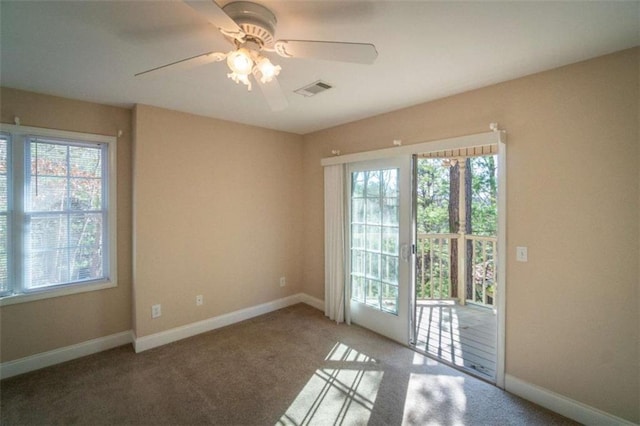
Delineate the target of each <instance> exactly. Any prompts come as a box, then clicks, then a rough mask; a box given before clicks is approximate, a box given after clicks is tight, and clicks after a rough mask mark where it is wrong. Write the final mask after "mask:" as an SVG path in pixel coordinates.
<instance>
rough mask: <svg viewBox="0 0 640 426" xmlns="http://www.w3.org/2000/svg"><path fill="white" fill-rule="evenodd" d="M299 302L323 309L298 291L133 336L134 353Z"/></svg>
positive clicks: (316, 300) (315, 300)
mask: <svg viewBox="0 0 640 426" xmlns="http://www.w3.org/2000/svg"><path fill="white" fill-rule="evenodd" d="M301 302H302V303H306V304H308V305H311V306H312V307H314V308H317V309H321V308H319V306H322V310H324V302H323V301H321V300H318V299H316V298H314V297H312V296H309V295H307V294H304V293H298V294H294V295H291V296H287V297H284V298H282V299H277V300H273V301H271V302H267V303H263V304H261V305H256V306H251V307H249V308H245V309H240V310H237V311H233V312H229V313H227V314H222V315H218V316H216V317H212V318H207V319H206V320H202V321H198V322H194V323H191V324H187V325H183V326H181V327H176V328H172V329H169V330H165V331H161V332H159V333H155V334H150V335H148V336H143V337H135V338H134V340H133V346H134V348H135V351H136V353H139V352H142V351H146V350H148V349H153V348H156V347H158V346H162V345H166V344H167V343H172V342H176V341H178V340H182V339H186V338H187V337H192V336H195V335H197V334H201V333H206V332H207V331H211V330H215V329H217V328H221V327H226V326H228V325H231V324H235V323H237V322H240V321H245V320H248V319H251V318H254V317H257V316H259V315H264V314H267V313H269V312H273V311H277V310H278V309H282V308H286V307H287V306H291V305H295V304H297V303H301Z"/></svg>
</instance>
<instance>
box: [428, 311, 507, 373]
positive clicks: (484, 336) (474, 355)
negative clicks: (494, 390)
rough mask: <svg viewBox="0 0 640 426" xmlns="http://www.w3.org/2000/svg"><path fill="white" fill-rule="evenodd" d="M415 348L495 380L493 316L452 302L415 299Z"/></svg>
mask: <svg viewBox="0 0 640 426" xmlns="http://www.w3.org/2000/svg"><path fill="white" fill-rule="evenodd" d="M416 309H417V310H416V324H417V326H418V330H417V333H416V336H417V340H416V349H418V350H420V351H424V352H426V353H427V354H429V355H433V356H435V357H438V358H440V359H442V360H443V361H445V362H448V363H450V364H453V365H454V366H457V367H459V368H461V369H464V370H467V371H469V372H470V373H473V374H475V375H477V376H479V377H482V378H484V379H486V380H489V381H491V382H495V373H496V316H495V314H494V313H493V311H492V310H491V309H487V308H482V307H479V306H474V305H466V306H460V305H458V304H457V303H456V302H454V301H449V300H443V301H419V302H418V305H417V307H416Z"/></svg>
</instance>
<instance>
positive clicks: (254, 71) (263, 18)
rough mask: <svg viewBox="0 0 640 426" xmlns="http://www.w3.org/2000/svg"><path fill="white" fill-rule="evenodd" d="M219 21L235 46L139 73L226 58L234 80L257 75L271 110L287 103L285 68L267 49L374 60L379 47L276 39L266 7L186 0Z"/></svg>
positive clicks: (282, 53)
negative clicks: (282, 78) (280, 80)
mask: <svg viewBox="0 0 640 426" xmlns="http://www.w3.org/2000/svg"><path fill="white" fill-rule="evenodd" d="M184 2H185V3H186V4H188V5H189V6H191V7H192V8H193V9H195V10H196V11H198V12H199V13H200V14H202V15H203V16H204V17H206V18H207V20H208V21H209V22H211V23H212V24H213V25H215V26H216V27H217V28H218V30H220V32H221V33H222V34H223V35H224V36H225V38H226V39H227V40H228V41H229V42H230V43H231V44H233V50H231V51H229V52H227V53H223V52H207V53H203V54H201V55H197V56H193V57H191V58H186V59H182V60H179V61H176V62H171V63H169V64H166V65H162V66H159V67H155V68H151V69H149V70H146V71H143V72H140V73H137V74H136V75H135V76H136V77H137V76H141V75H145V74H149V73H155V72H158V71H165V70H175V69H179V68H191V67H194V66H199V65H204V64H209V63H212V62H220V61H223V60H225V59H226V60H227V65H228V67H229V70H230V71H231V72H230V73H228V74H227V77H229V78H230V79H231V80H233V81H235V82H236V83H243V84H245V85H246V86H247V89H248V90H251V86H252V84H251V80H250V79H249V77H250V76H251V75H253V78H254V79H255V81H256V82H257V84H258V86H259V87H260V89H261V90H262V93H263V94H264V96H265V98H266V100H267V102H268V103H269V106H270V107H271V109H272V110H273V111H279V110H282V109H284V108H286V107H287V105H288V101H287V98H286V97H285V95H284V93H283V92H282V89H281V88H280V84H279V83H278V80H277V78H276V77H277V76H278V75H279V74H280V70H281V67H280V66H279V65H274V64H272V63H271V61H270V60H269V58H268V57H266V56H264V54H263V52H276V53H277V54H278V55H280V56H282V57H284V58H303V59H304V58H310V59H322V60H328V61H340V62H353V63H358V64H372V63H373V62H374V61H375V60H376V57H377V56H378V52H377V51H376V48H375V46H374V45H373V44H369V43H347V42H334V41H312V40H275V39H274V35H275V30H276V24H277V19H276V16H275V15H274V14H273V13H272V12H271V11H270V10H269V9H267V8H266V7H264V6H262V5H260V4H257V3H253V2H249V1H235V2H232V3H229V4H227V5H226V6H224V7H220V6H218V5H217V4H216V3H215V1H213V0H184Z"/></svg>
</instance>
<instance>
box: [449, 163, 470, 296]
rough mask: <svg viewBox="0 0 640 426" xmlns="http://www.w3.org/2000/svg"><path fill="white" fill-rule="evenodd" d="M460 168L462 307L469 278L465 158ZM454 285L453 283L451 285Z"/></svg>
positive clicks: (459, 269) (459, 248)
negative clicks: (466, 254) (467, 278)
mask: <svg viewBox="0 0 640 426" xmlns="http://www.w3.org/2000/svg"><path fill="white" fill-rule="evenodd" d="M458 166H459V170H460V186H459V194H460V195H459V197H458V203H459V204H458V205H459V208H458V215H459V218H460V219H459V225H458V282H457V283H456V284H457V286H458V297H459V302H460V304H461V305H464V304H465V303H466V301H467V285H466V282H465V279H466V276H467V261H466V259H465V257H466V256H465V253H466V252H467V248H466V247H465V245H466V233H465V230H466V229H467V223H466V217H465V216H466V215H465V214H464V212H465V205H466V201H465V197H466V191H465V185H464V182H465V179H464V178H465V173H466V172H467V170H466V162H465V159H464V158H458ZM451 285H453V283H451Z"/></svg>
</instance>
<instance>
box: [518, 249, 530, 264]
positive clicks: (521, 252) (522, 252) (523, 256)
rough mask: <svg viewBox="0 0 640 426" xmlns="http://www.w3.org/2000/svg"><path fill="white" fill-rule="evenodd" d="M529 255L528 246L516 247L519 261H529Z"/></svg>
mask: <svg viewBox="0 0 640 426" xmlns="http://www.w3.org/2000/svg"><path fill="white" fill-rule="evenodd" d="M528 257H529V256H528V253H527V248H526V247H516V260H517V261H518V262H527V261H528Z"/></svg>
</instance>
